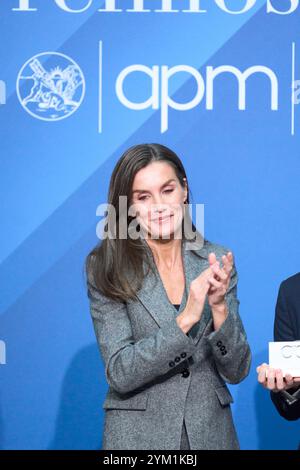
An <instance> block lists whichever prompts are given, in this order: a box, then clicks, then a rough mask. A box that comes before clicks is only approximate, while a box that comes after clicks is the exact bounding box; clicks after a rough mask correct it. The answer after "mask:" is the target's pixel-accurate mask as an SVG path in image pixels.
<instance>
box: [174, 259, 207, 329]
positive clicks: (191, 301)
mask: <svg viewBox="0 0 300 470" xmlns="http://www.w3.org/2000/svg"><path fill="white" fill-rule="evenodd" d="M212 275H213V271H212V267H211V266H209V267H208V268H207V269H205V270H204V271H202V273H201V274H200V275H199V276H198V277H196V278H195V279H194V280H193V281H192V282H191V283H190V291H189V294H188V299H187V302H186V307H185V309H184V310H183V311H182V312H181V313H180V314H179V315H178V316H177V321H178V323H179V326H180V328H181V329H182V330H183V331H184V332H185V333H187V332H188V331H189V330H190V329H191V328H192V327H193V326H194V324H195V323H197V322H198V321H199V320H200V318H201V315H202V312H203V309H204V304H205V299H206V295H207V292H208V290H209V288H210V283H209V282H208V279H209V278H210V277H211V276H212Z"/></svg>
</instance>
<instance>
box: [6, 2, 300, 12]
mask: <svg viewBox="0 0 300 470" xmlns="http://www.w3.org/2000/svg"><path fill="white" fill-rule="evenodd" d="M54 2H55V3H56V5H57V6H58V7H59V8H60V9H61V10H63V11H66V12H67V13H83V12H85V11H86V10H88V9H89V8H91V7H92V6H93V5H95V4H97V2H98V3H99V5H100V3H102V0H86V1H85V2H84V1H83V2H82V3H83V6H82V3H81V5H80V7H79V8H78V0H54ZM212 3H213V2H212V0H209V1H207V0H204V1H203V0H180V2H179V1H178V0H177V1H176V2H175V1H174V0H160V2H159V1H157V2H155V1H153V0H132V8H130V9H129V8H127V9H126V8H124V5H125V0H105V4H104V6H103V7H102V8H99V9H98V12H100V13H120V12H128V13H151V12H155V13H181V12H182V13H207V10H206V9H205V7H208V6H209V7H210V8H211V6H212ZM214 3H215V5H216V6H217V7H218V8H220V10H222V11H224V12H225V13H228V14H230V15H241V14H244V13H247V12H248V11H250V10H252V9H253V8H254V7H255V6H256V5H257V4H258V3H259V2H257V0H242V1H240V2H238V5H237V7H238V8H239V9H237V10H234V9H232V6H233V7H236V3H237V2H236V1H230V0H214ZM274 3H275V4H276V2H274V1H272V0H267V2H266V12H267V13H274V14H277V15H289V14H291V13H293V12H294V11H295V10H296V9H297V8H298V6H299V0H288V1H286V2H284V5H282V9H281V10H278V9H277V8H276V6H274ZM278 3H279V2H277V5H278ZM16 4H17V5H16V6H15V7H14V8H12V10H13V11H22V12H33V11H37V10H38V9H37V7H36V4H37V2H36V0H19V1H18V2H17V1H16ZM279 4H280V3H279ZM179 5H180V8H181V9H179V8H178V7H179ZM101 6H102V5H101ZM158 6H160V8H158ZM122 7H123V8H122Z"/></svg>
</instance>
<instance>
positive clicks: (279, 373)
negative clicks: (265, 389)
mask: <svg viewBox="0 0 300 470" xmlns="http://www.w3.org/2000/svg"><path fill="white" fill-rule="evenodd" d="M275 381H276V387H277V389H278V390H283V389H284V388H285V383H284V381H283V374H282V370H281V369H276V370H275Z"/></svg>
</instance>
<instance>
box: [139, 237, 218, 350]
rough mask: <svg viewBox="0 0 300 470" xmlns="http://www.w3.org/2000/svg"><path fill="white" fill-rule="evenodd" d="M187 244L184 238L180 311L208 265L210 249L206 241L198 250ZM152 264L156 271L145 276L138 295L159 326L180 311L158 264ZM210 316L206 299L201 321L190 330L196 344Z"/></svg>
mask: <svg viewBox="0 0 300 470" xmlns="http://www.w3.org/2000/svg"><path fill="white" fill-rule="evenodd" d="M186 246H187V245H186V242H185V240H183V242H182V255H183V264H184V274H185V294H184V296H183V300H182V303H181V306H180V309H179V312H180V311H182V310H183V309H184V307H185V304H186V301H187V298H188V293H189V290H190V284H191V282H192V281H193V280H194V279H195V278H196V277H197V276H199V274H200V273H201V272H202V271H203V270H204V269H206V267H207V266H208V250H207V247H206V245H205V243H204V245H203V247H202V248H201V249H198V250H189V249H186ZM152 264H153V268H154V273H152V272H151V271H149V273H148V274H147V275H146V276H145V278H144V282H143V286H142V288H141V289H140V290H139V291H138V292H137V296H138V298H139V300H140V301H141V302H142V304H143V305H144V307H145V308H146V309H147V310H148V312H149V313H150V315H151V316H152V317H153V318H154V320H155V321H156V323H157V324H158V325H159V326H164V325H165V324H167V323H168V322H169V321H170V319H171V318H174V316H177V315H178V313H179V312H176V310H175V309H174V307H173V305H172V304H171V302H170V301H169V298H168V296H167V292H166V290H165V287H164V284H163V282H162V279H161V277H160V275H159V272H158V269H157V267H156V264H155V263H152ZM145 269H146V265H145V263H144V272H146V271H145ZM210 318H211V314H210V308H209V306H208V303H207V300H206V305H205V308H204V310H203V313H202V316H201V319H200V321H199V322H197V323H196V324H195V325H194V326H193V328H191V330H190V332H189V336H191V337H192V339H193V341H194V342H195V344H196V343H198V341H199V339H200V337H201V335H202V333H203V331H204V329H205V327H206V325H207V323H208V321H209V319H210Z"/></svg>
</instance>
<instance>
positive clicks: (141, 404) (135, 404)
mask: <svg viewBox="0 0 300 470" xmlns="http://www.w3.org/2000/svg"><path fill="white" fill-rule="evenodd" d="M147 403H148V393H138V394H136V395H133V396H131V397H129V398H121V397H120V398H119V397H118V398H116V397H112V396H107V397H106V398H105V400H104V402H103V405H102V408H104V409H113V410H146V408H147Z"/></svg>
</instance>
